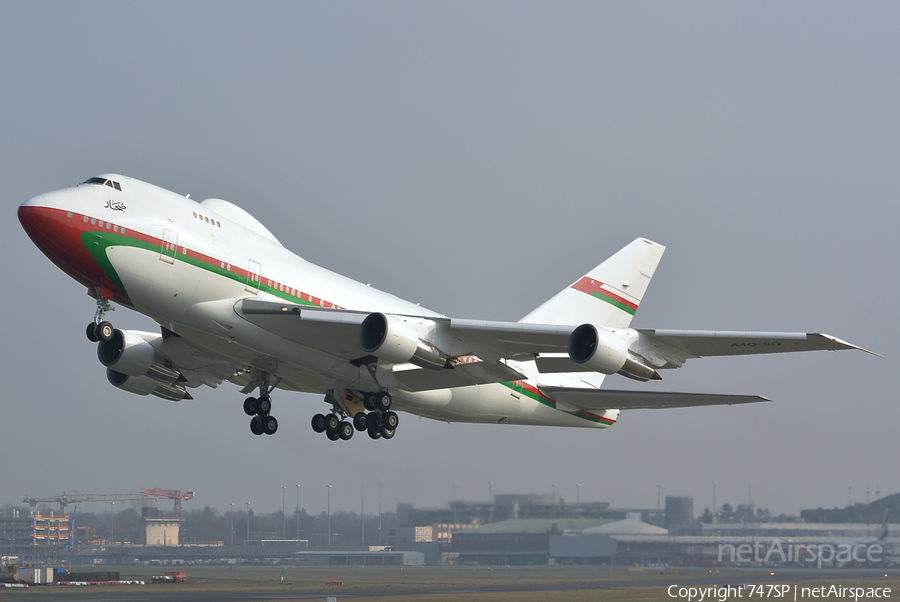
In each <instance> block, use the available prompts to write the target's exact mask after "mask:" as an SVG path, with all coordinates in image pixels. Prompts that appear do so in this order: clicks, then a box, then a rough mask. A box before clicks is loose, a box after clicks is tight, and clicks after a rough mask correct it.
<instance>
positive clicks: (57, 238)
mask: <svg viewBox="0 0 900 602" xmlns="http://www.w3.org/2000/svg"><path fill="white" fill-rule="evenodd" d="M18 215H19V222H20V223H21V224H22V227H23V228H24V229H25V232H26V233H27V234H28V236H29V237H30V238H31V240H32V241H33V242H34V244H35V245H36V246H37V247H38V248H39V249H40V250H41V252H43V253H44V255H46V256H47V257H48V258H49V259H50V261H52V262H53V263H54V264H55V265H56V266H57V267H58V268H59V269H61V270H62V271H63V272H65V273H66V274H68V275H69V276H71V277H72V278H73V279H74V280H76V281H78V282H80V283H81V284H82V285H84V286H86V287H87V288H94V287H101V288H105V289H107V290H109V291H112V292H113V294H114V297H113V298H112V299H111V300H112V301H116V302H118V303H123V304H125V305H131V301H129V300H128V299H127V298H126V297H125V295H124V291H119V289H118V287H117V286H116V284H115V282H113V281H112V279H110V277H109V276H108V275H107V274H106V272H104V271H103V269H102V268H101V267H100V266H99V265H98V264H97V262H96V261H94V258H93V257H92V256H91V254H90V253H88V251H87V249H85V246H84V241H83V240H82V238H81V235H82V234H83V233H85V232H111V233H116V234H121V231H120V232H114V231H113V230H110V229H108V228H106V227H105V224H106V223H113V225H117V224H115V223H114V222H107V221H106V220H98V219H97V218H91V217H90V216H87V217H88V221H87V222H85V221H84V218H85V215H83V214H81V213H75V212H72V217H68V212H67V211H64V210H62V209H54V208H49V207H38V206H28V205H23V206H20V207H19V212H18ZM91 219H93V220H95V221H96V222H97V223H95V224H92V223H91V221H90V220H91ZM101 221H102V222H104V226H103V227H101V226H100V222H101ZM119 228H120V230H124V231H125V234H123V236H127V237H128V238H131V239H133V240H137V241H140V242H143V243H146V244H148V245H150V246H151V247H158V248H159V249H160V251H161V250H162V247H163V244H164V243H163V240H162V239H161V238H156V237H154V236H149V235H147V234H144V233H143V232H141V231H139V230H135V229H133V228H123V227H122V226H121V225H119ZM172 250H173V251H174V253H175V254H176V255H180V256H182V257H190V258H192V259H195V260H197V261H199V262H201V263H205V264H207V265H209V266H211V267H215V268H218V269H223V268H222V265H223V264H224V265H227V266H228V271H229V272H230V273H232V274H235V275H236V276H238V278H241V279H243V280H244V281H248V280H249V279H250V278H251V275H252V276H253V279H252V282H254V283H255V284H256V288H257V289H258V288H261V287H262V276H261V275H260V274H256V273H251V272H250V271H249V270H245V269H242V268H239V267H237V266H235V265H231V264H229V263H227V262H224V261H221V260H219V259H217V258H215V257H212V256H211V255H206V254H204V253H199V252H197V251H194V250H192V249H189V248H187V247H184V246H181V245H176V246H175V248H174V249H172ZM293 296H294V297H296V298H299V299H301V300H303V301H311V302H313V303H315V304H316V305H319V306H322V307H330V308H335V309H344V308H343V307H341V306H340V305H337V304H335V303H331V302H330V301H322V300H321V299H318V298H317V297H312V296H311V295H309V294H307V293H302V292H300V291H299V290H296V289H295V294H294V295H293Z"/></svg>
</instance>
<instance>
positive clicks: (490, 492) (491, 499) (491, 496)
mask: <svg viewBox="0 0 900 602" xmlns="http://www.w3.org/2000/svg"><path fill="white" fill-rule="evenodd" d="M488 503H489V504H493V503H494V482H493V481H488Z"/></svg>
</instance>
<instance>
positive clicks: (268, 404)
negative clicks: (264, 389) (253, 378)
mask: <svg viewBox="0 0 900 602" xmlns="http://www.w3.org/2000/svg"><path fill="white" fill-rule="evenodd" d="M271 410H272V399H271V398H270V397H269V396H268V395H262V396H260V398H259V399H257V400H256V413H257V414H268V413H269V412H270V411H271Z"/></svg>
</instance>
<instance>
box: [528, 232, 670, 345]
mask: <svg viewBox="0 0 900 602" xmlns="http://www.w3.org/2000/svg"><path fill="white" fill-rule="evenodd" d="M665 249H666V248H665V247H664V246H662V245H661V244H658V243H655V242H652V241H650V240H647V239H646V238H638V239H636V240H635V241H634V242H632V243H631V244H629V245H628V246H626V247H624V248H623V249H622V250H620V251H619V252H618V253H616V254H615V255H613V256H612V257H610V258H609V259H607V260H606V261H604V262H603V263H601V264H600V265H598V266H597V267H595V268H594V269H593V270H591V271H590V272H588V273H587V274H585V275H584V276H583V277H582V278H579V279H578V280H577V281H576V282H574V283H573V284H572V285H571V286H570V287H568V288H566V289H563V290H562V291H560V292H559V293H557V294H556V296H554V297H553V298H552V299H550V300H549V301H547V302H546V303H544V304H543V305H541V306H540V307H538V308H537V309H535V310H534V311H533V312H531V313H530V314H528V315H527V316H525V317H524V318H522V319H521V320H519V321H520V322H530V323H533V324H565V325H572V326H576V325H579V324H584V323H587V322H590V323H591V324H594V325H596V326H606V327H609V328H627V327H628V325H629V324H631V320H632V318H633V317H634V312H635V311H637V308H638V305H639V304H640V302H641V299H642V298H643V296H644V293H645V292H646V291H647V286H648V285H649V284H650V279H651V278H652V277H653V272H655V271H656V266H657V264H659V260H660V258H661V257H662V254H663V251H665Z"/></svg>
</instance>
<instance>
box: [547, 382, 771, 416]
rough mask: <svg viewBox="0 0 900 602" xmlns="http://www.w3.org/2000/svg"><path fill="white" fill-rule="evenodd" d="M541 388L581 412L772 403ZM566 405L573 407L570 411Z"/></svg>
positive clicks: (724, 397)
mask: <svg viewBox="0 0 900 602" xmlns="http://www.w3.org/2000/svg"><path fill="white" fill-rule="evenodd" d="M538 389H539V390H540V391H541V393H543V394H544V395H546V396H547V397H550V398H551V399H554V400H556V404H557V408H560V409H577V410H589V411H600V410H640V409H650V410H659V409H664V408H690V407H696V406H714V405H735V404H741V403H756V402H760V401H772V400H771V399H768V398H766V397H760V396H758V395H716V394H708V393H662V392H659V391H614V390H609V389H593V388H587V387H555V386H542V385H538ZM566 406H570V407H569V408H567V407H566Z"/></svg>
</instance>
